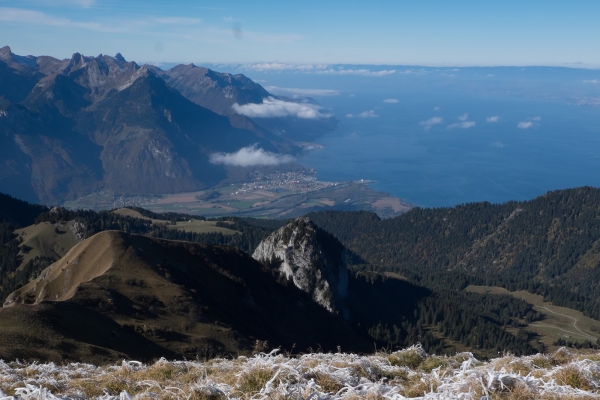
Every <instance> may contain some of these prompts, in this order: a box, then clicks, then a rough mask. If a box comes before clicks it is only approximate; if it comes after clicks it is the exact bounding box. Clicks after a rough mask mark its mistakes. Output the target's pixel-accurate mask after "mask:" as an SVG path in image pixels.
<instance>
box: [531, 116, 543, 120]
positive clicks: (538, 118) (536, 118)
mask: <svg viewBox="0 0 600 400" xmlns="http://www.w3.org/2000/svg"><path fill="white" fill-rule="evenodd" d="M531 120H532V121H541V120H542V117H533V118H531Z"/></svg>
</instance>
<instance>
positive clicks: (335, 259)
mask: <svg viewBox="0 0 600 400" xmlns="http://www.w3.org/2000/svg"><path fill="white" fill-rule="evenodd" d="M344 252H345V248H344V246H343V245H342V244H341V243H340V242H339V241H338V240H337V239H336V238H335V237H333V236H332V235H330V234H329V233H327V232H325V231H323V230H322V229H320V228H318V227H317V226H316V225H315V224H314V223H313V222H312V221H311V220H310V219H309V218H307V217H299V218H296V219H295V220H293V221H291V222H290V223H288V224H287V225H285V226H284V227H282V228H280V229H278V230H277V231H275V232H273V233H272V234H271V235H269V236H268V237H267V238H265V239H264V240H263V241H262V242H261V243H260V244H259V245H258V247H257V248H256V250H255V251H254V253H253V254H252V257H253V258H254V259H255V260H258V261H260V262H262V263H264V264H267V265H270V266H271V267H274V268H277V269H278V270H279V272H280V273H281V274H282V275H284V276H285V277H286V278H287V279H290V280H292V281H293V283H294V285H295V286H296V287H298V288H299V289H301V290H303V291H304V292H306V293H308V294H309V295H310V296H311V297H312V299H313V300H314V301H315V302H317V303H318V304H320V305H321V306H323V307H325V308H326V309H327V310H329V311H330V312H339V311H341V312H342V313H344V314H346V312H345V307H344V304H343V303H344V299H345V298H346V297H347V291H348V269H347V266H346V263H345V260H344Z"/></svg>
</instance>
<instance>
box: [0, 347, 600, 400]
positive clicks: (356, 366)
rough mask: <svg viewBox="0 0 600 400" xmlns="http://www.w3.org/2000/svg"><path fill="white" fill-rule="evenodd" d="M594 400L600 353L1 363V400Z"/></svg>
mask: <svg viewBox="0 0 600 400" xmlns="http://www.w3.org/2000/svg"><path fill="white" fill-rule="evenodd" d="M84 398H99V399H203V400H221V399H223V400H224V399H234V398H237V399H277V400H279V399H282V400H283V399H298V400H318V399H348V400H350V399H351V400H358V399H368V400H384V399H389V400H396V399H404V398H422V399H476V400H479V399H481V398H483V399H595V398H600V353H597V354H593V355H586V356H583V355H575V354H572V353H570V352H569V351H567V350H566V349H560V350H558V351H557V352H556V353H554V354H548V355H535V356H529V357H514V356H510V355H509V356H504V357H500V358H496V359H493V360H491V361H489V362H481V361H478V360H476V359H475V358H474V357H473V356H472V355H471V354H470V353H460V354H457V355H455V356H452V357H438V356H430V355H427V354H426V353H425V352H424V351H423V350H422V348H421V347H420V346H413V347H411V348H408V349H405V350H402V351H397V352H394V353H389V354H385V353H378V354H375V355H371V356H358V355H355V354H345V353H337V354H323V353H314V354H306V355H303V356H301V357H291V358H290V357H286V356H283V355H278V354H276V352H272V353H271V354H259V355H256V356H254V357H251V358H247V357H238V358H236V359H214V360H210V361H207V362H196V361H167V360H164V359H161V360H159V361H157V362H155V363H153V364H149V365H145V364H141V363H139V362H136V361H123V363H122V364H121V365H116V366H104V367H97V366H94V365H90V364H78V363H73V364H66V365H63V366H58V365H56V364H53V363H48V364H36V363H34V364H21V363H18V362H12V363H4V362H0V399H2V400H4V399H84Z"/></svg>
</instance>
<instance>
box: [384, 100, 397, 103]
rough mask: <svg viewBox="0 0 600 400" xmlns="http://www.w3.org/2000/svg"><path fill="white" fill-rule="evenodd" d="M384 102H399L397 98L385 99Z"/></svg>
mask: <svg viewBox="0 0 600 400" xmlns="http://www.w3.org/2000/svg"><path fill="white" fill-rule="evenodd" d="M383 102H384V103H388V104H395V103H398V100H397V99H385V100H384V101H383Z"/></svg>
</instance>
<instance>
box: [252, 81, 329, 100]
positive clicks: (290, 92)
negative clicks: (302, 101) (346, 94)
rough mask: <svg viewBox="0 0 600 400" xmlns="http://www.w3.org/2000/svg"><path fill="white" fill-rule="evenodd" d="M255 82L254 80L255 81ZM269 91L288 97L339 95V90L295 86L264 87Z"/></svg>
mask: <svg viewBox="0 0 600 400" xmlns="http://www.w3.org/2000/svg"><path fill="white" fill-rule="evenodd" d="M255 82H256V81H255ZM265 89H267V90H268V91H269V92H270V93H273V94H275V95H278V96H289V97H306V96H310V97H324V96H339V94H340V92H339V90H332V89H296V88H282V87H277V86H267V87H265Z"/></svg>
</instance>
